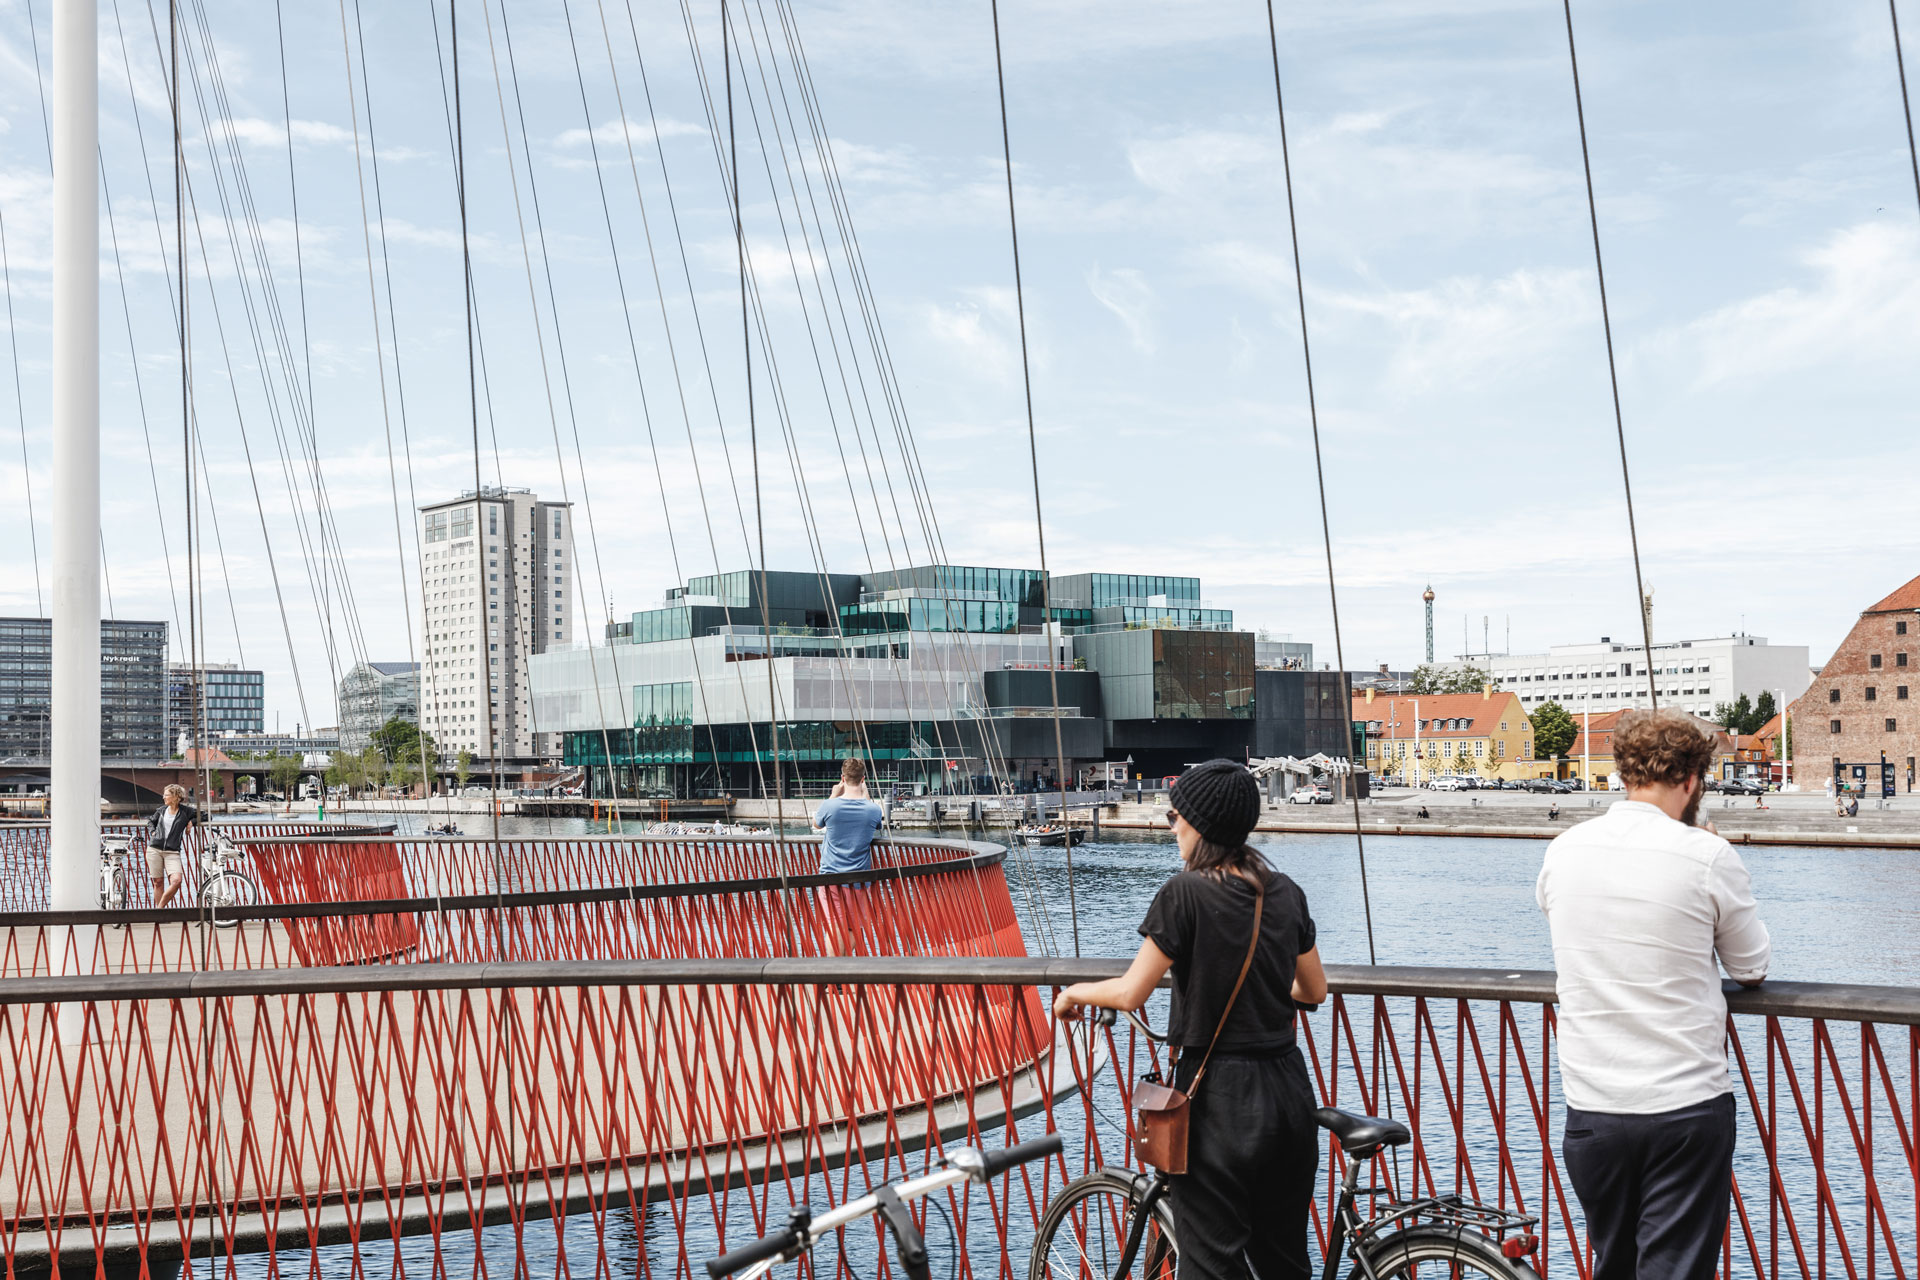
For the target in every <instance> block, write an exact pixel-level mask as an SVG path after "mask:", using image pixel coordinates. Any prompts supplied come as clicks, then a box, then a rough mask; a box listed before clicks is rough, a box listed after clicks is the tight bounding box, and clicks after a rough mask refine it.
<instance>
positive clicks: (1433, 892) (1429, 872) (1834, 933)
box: [1008, 830, 1920, 986]
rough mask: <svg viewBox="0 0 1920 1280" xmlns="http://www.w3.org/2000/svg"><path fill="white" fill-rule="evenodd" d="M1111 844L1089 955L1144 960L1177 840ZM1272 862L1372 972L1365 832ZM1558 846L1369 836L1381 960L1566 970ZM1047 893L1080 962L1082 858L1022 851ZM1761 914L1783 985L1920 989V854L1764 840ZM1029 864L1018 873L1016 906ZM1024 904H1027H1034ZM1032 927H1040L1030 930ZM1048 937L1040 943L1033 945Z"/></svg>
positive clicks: (1103, 861)
mask: <svg viewBox="0 0 1920 1280" xmlns="http://www.w3.org/2000/svg"><path fill="white" fill-rule="evenodd" d="M1101 834H1102V840H1101V842H1100V843H1098V844H1085V845H1082V846H1080V847H1079V848H1078V849H1075V850H1074V851H1073V869H1074V884H1075V890H1076V895H1075V896H1077V898H1078V900H1079V906H1080V950H1081V954H1083V955H1089V956H1131V955H1132V954H1133V953H1134V952H1135V951H1136V950H1138V949H1139V946H1140V938H1139V935H1138V933H1136V932H1135V930H1136V929H1137V927H1138V926H1139V923H1140V920H1141V918H1142V917H1143V916H1144V915H1145V914H1146V910H1147V904H1148V903H1150V902H1151V901H1152V900H1153V895H1154V892H1155V890H1157V889H1158V888H1159V887H1160V885H1161V884H1162V883H1164V882H1165V881H1166V879H1167V878H1168V877H1169V876H1171V875H1173V874H1174V873H1175V872H1176V871H1178V870H1179V866H1180V855H1179V851H1178V849H1177V848H1176V847H1175V845H1174V843H1173V840H1172V837H1171V836H1168V835H1163V834H1160V833H1157V832H1146V831H1139V832H1136V831H1113V830H1105V831H1103V832H1102V833H1101ZM1254 844H1255V846H1256V847H1258V848H1259V849H1260V850H1261V851H1262V852H1263V853H1265V854H1266V856H1267V858H1268V860H1269V861H1271V862H1272V863H1273V865H1274V866H1275V867H1277V868H1278V869H1280V870H1281V871H1284V872H1286V873H1287V874H1288V875H1289V876H1291V877H1293V879H1294V880H1295V881H1296V882H1298V883H1299V885H1300V887H1301V888H1302V889H1303V890H1304V891H1305V892H1306V895H1307V904H1308V907H1309V909H1310V910H1311V911H1312V913H1313V918H1314V922H1315V924H1316V925H1317V926H1318V928H1319V946H1320V958H1321V959H1322V960H1323V961H1325V962H1326V963H1328V964H1366V963H1368V948H1367V930H1366V916H1365V912H1364V910H1363V906H1362V896H1361V891H1360V864H1359V858H1358V856H1357V855H1356V852H1355V847H1354V839H1353V837H1352V836H1350V835H1349V836H1335V835H1286V836H1279V835H1276V836H1261V837H1256V838H1255V840H1254ZM1545 850H1546V841H1544V840H1479V839H1460V838H1453V837H1447V836H1395V837H1379V836H1376V837H1374V838H1373V839H1370V840H1368V841H1367V845H1366V853H1367V882H1368V889H1369V891H1370V896H1371V898H1372V902H1373V932H1374V944H1375V954H1376V955H1377V957H1378V962H1379V963H1381V964H1405V965H1441V966H1448V967H1455V968H1502V969H1509V970H1511V969H1551V968H1552V967H1553V947H1552V943H1551V940H1550V939H1549V938H1548V936H1547V923H1546V919H1545V917H1543V916H1542V915H1541V914H1540V910H1539V908H1538V907H1537V906H1535V905H1534V900H1533V882H1534V877H1535V876H1536V875H1537V874H1538V872H1539V870H1540V859H1541V856H1542V855H1543V854H1544V852H1545ZM1016 856H1018V857H1024V858H1026V859H1027V860H1029V862H1030V863H1031V865H1032V866H1033V868H1034V872H1035V874H1036V877H1037V879H1038V881H1039V882H1040V883H1041V884H1042V885H1043V886H1044V888H1045V890H1046V900H1047V905H1048V907H1049V911H1048V915H1049V917H1050V920H1051V923H1052V927H1053V930H1054V932H1055V934H1056V936H1057V937H1058V939H1059V941H1060V944H1061V950H1062V951H1064V952H1066V953H1067V954H1071V953H1072V950H1073V948H1072V944H1071V941H1070V939H1071V937H1072V934H1071V928H1070V926H1071V917H1070V915H1069V913H1068V910H1067V898H1068V895H1067V874H1066V851H1065V850H1062V849H1035V850H1031V851H1025V852H1022V853H1021V854H1018V855H1016ZM1740 856H1741V857H1742V858H1743V859H1744V860H1745V861H1746V864H1747V869H1748V871H1749V872H1750V873H1751V874H1752V876H1753V891H1754V896H1755V897H1756V898H1757V899H1758V900H1759V903H1760V915H1761V918H1762V919H1763V920H1765V921H1766V923H1767V929H1768V932H1770V933H1771V934H1772V935H1773V964H1772V969H1771V971H1770V974H1769V976H1770V977H1772V978H1774V979H1776V980H1780V981H1796V982H1843V983H1880V984H1886V985H1891V986H1913V985H1915V984H1916V983H1920V948H1915V947H1914V945H1913V942H1912V939H1913V938H1914V937H1915V936H1916V932H1917V931H1920V852H1913V851H1907V850H1888V849H1818V848H1804V847H1770V846H1760V845H1755V846H1749V847H1746V848H1743V849H1741V850H1740ZM1020 875H1021V870H1020V868H1019V867H1018V866H1015V865H1010V866H1009V867H1008V876H1009V880H1010V881H1011V882H1012V883H1013V885H1014V892H1015V897H1016V901H1018V900H1019V899H1020V881H1019V879H1018V877H1019V876H1020ZM1022 906H1023V908H1024V903H1022ZM1030 933H1031V930H1030ZM1032 945H1033V942H1032V939H1031V937H1030V938H1029V946H1032Z"/></svg>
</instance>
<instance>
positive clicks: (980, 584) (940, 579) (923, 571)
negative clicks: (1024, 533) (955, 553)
mask: <svg viewBox="0 0 1920 1280" xmlns="http://www.w3.org/2000/svg"><path fill="white" fill-rule="evenodd" d="M1044 576H1045V575H1043V574H1042V573H1041V572H1040V571H1039V570H1038V569H986V568H980V567H977V566H973V565H963V564H930V565H921V566H919V567H917V568H913V569H901V570H899V571H897V572H891V573H876V574H872V575H870V576H867V577H866V578H865V579H864V581H865V583H866V587H867V590H868V591H869V592H873V593H881V592H887V591H906V590H915V591H920V592H924V593H925V594H927V595H930V596H959V595H963V594H964V595H968V596H973V597H976V598H979V597H985V598H991V599H995V600H1003V601H1005V602H1007V603H1008V604H1014V605H1024V606H1026V607H1027V608H1029V609H1038V608H1039V607H1040V583H1041V580H1042V578H1043V577H1044Z"/></svg>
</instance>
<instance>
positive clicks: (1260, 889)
mask: <svg viewBox="0 0 1920 1280" xmlns="http://www.w3.org/2000/svg"><path fill="white" fill-rule="evenodd" d="M1249 879H1251V880H1252V881H1253V937H1251V938H1249V939H1247V955H1246V958H1245V959H1244V960H1242V961H1241V962H1240V976H1239V977H1238V978H1235V979H1234V980H1233V994H1232V995H1230V996H1228V997H1227V1007H1226V1008H1224V1009H1222V1010H1221V1011H1220V1025H1219V1026H1217V1027H1215V1028H1214V1029H1213V1039H1212V1040H1209V1041H1208V1042H1207V1053H1206V1056H1205V1057H1203V1058H1201V1059H1200V1069H1199V1070H1198V1071H1196V1072H1194V1073H1193V1082H1192V1083H1191V1084H1189V1085H1188V1086H1187V1097H1189V1098H1191V1097H1193V1095H1194V1093H1195V1092H1196V1091H1197V1090H1198V1089H1199V1088H1200V1079H1201V1077H1202V1076H1204V1075H1206V1074H1207V1063H1209V1062H1211V1061H1212V1060H1213V1047H1214V1046H1215V1045H1217V1044H1219V1043H1220V1033H1221V1032H1223V1031H1225V1030H1226V1029H1227V1017H1228V1015H1230V1014H1231V1013H1232V1012H1233V1006H1234V1002H1235V1001H1237V1000H1238V999H1239V998H1240V988H1242V987H1244V986H1246V985H1247V974H1248V973H1249V972H1251V971H1252V969H1253V953H1254V952H1255V951H1257V950H1259V948H1260V917H1261V916H1262V915H1263V914H1264V913H1265V911H1266V907H1267V882H1266V880H1265V879H1264V878H1262V877H1260V876H1258V875H1255V876H1251V877H1249Z"/></svg>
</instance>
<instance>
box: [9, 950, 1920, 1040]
mask: <svg viewBox="0 0 1920 1280" xmlns="http://www.w3.org/2000/svg"><path fill="white" fill-rule="evenodd" d="M1127 965H1128V961H1126V960H1124V959H1092V958H1081V959H1072V958H1068V957H1046V956H843V957H791V958H767V959H715V960H705V959H640V960H547V961H525V962H490V963H484V964H410V965H391V966H356V967H350V968H308V969H253V970H249V969H239V970H214V971H183V972H166V973H141V974H109V975H91V974H82V975H74V976H62V977H32V978H10V979H8V980H7V981H6V982H4V983H0V1005H23V1004H60V1003H69V1002H74V1001H87V1000H142V999H145V1000H184V999H191V998H197V997H203V996H204V997H213V998H218V997H242V998H245V997H257V996H267V995H331V994H351V993H362V992H381V991H473V990H507V989H525V988H530V987H566V988H578V987H618V986H700V985H714V986H749V987H750V986H787V985H795V986H809V985H815V984H826V983H861V984H867V983H908V984H952V983H969V984H979V985H983V986H1022V987H1025V986H1042V987H1044V986H1065V985H1066V984H1068V983H1072V982H1086V981H1094V980H1097V979H1101V978H1112V977H1117V976H1119V975H1120V974H1122V973H1124V972H1126V969H1127ZM1553 977H1554V975H1553V973H1552V972H1551V971H1550V970H1540V969H1533V970H1502V969H1441V968H1426V967H1412V966H1399V965H1378V966H1369V965H1328V966H1327V983H1328V989H1329V991H1330V992H1331V993H1332V994H1334V995H1343V996H1393V997H1423V998H1426V999H1438V1000H1505V1001H1514V1002H1519V1003H1523V1004H1552V1003H1555V998H1554V994H1553ZM1727 985H1728V987H1729V990H1728V991H1727V1009H1728V1012H1729V1013H1731V1014H1733V1015H1735V1016H1748V1015H1752V1016H1765V1017H1791V1018H1827V1019H1837V1020H1840V1021H1849V1022H1875V1023H1885V1024H1891V1025H1898V1026H1920V989H1912V988H1907V987H1883V986H1864V985H1861V986H1856V985H1846V984H1840V983H1825V982H1771V983H1768V984H1766V985H1765V986H1763V987H1757V988H1746V987H1738V986H1736V985H1735V984H1732V983H1729V984H1727Z"/></svg>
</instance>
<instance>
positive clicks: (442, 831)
mask: <svg viewBox="0 0 1920 1280" xmlns="http://www.w3.org/2000/svg"><path fill="white" fill-rule="evenodd" d="M427 834H428V835H430V836H439V837H441V838H442V839H452V838H453V837H456V836H462V835H465V834H466V833H465V832H464V831H462V830H460V828H459V827H456V826H454V825H453V824H452V823H451V822H443V823H441V824H440V825H439V826H436V827H428V828H427Z"/></svg>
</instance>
